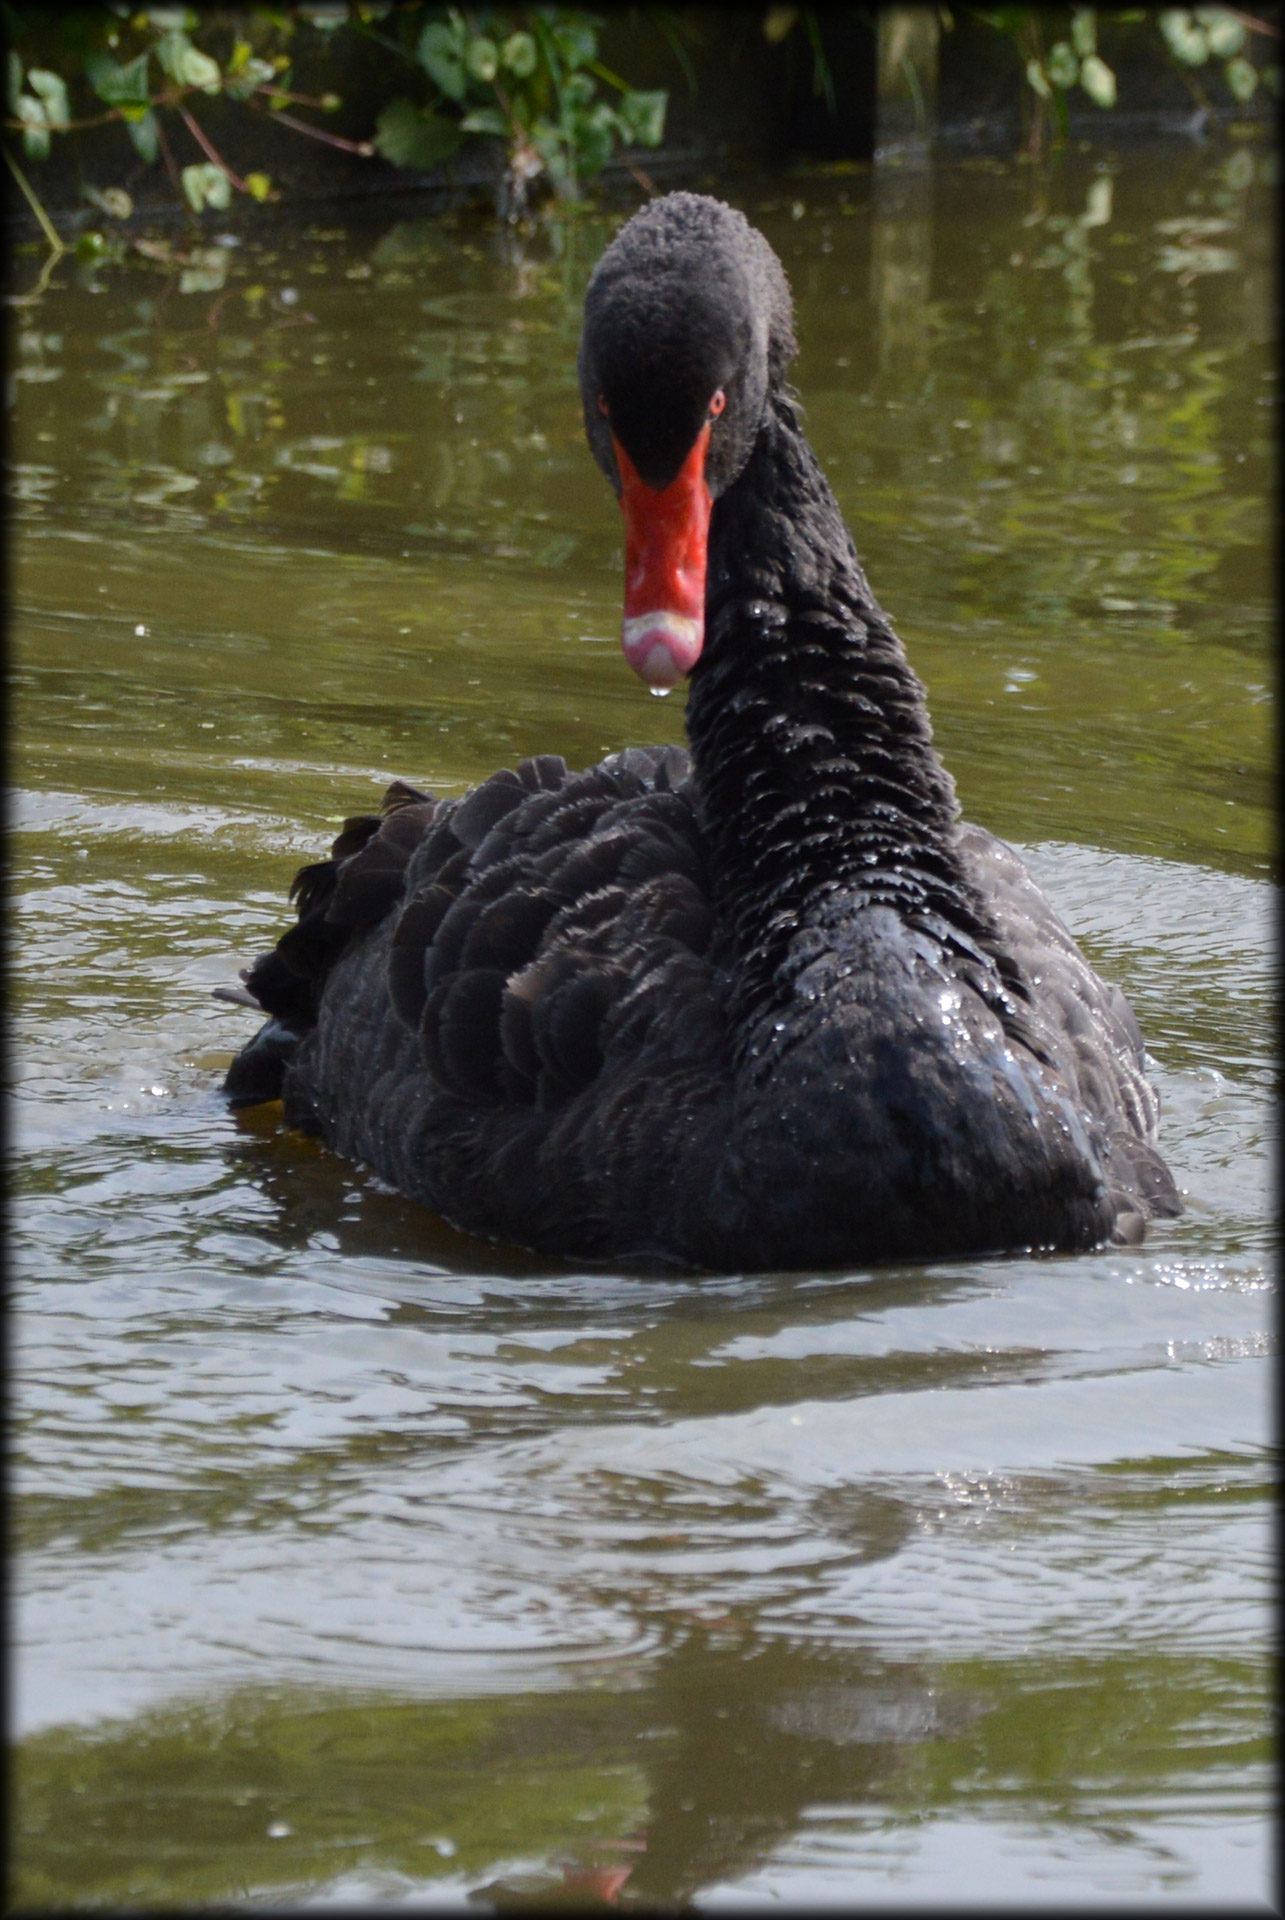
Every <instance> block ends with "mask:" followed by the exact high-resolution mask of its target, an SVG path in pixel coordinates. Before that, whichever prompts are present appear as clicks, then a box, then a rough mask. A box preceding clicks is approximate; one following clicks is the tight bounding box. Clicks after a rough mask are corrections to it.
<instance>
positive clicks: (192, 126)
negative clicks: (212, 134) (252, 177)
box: [179, 106, 250, 193]
mask: <svg viewBox="0 0 1285 1920" xmlns="http://www.w3.org/2000/svg"><path fill="white" fill-rule="evenodd" d="M179 113H180V115H181V116H182V119H183V123H184V125H185V126H186V127H187V130H188V132H189V133H190V134H191V136H192V138H193V139H194V140H195V141H196V143H197V145H198V146H199V147H200V148H201V150H202V152H203V153H205V154H207V155H208V156H209V158H210V159H211V160H212V161H213V162H214V164H215V166H216V167H218V169H219V170H220V172H222V173H225V174H226V175H227V177H228V179H229V180H230V181H231V182H232V185H233V186H234V187H235V188H236V190H237V192H238V193H249V191H250V189H249V187H247V185H246V184H245V181H244V180H243V179H242V178H241V176H240V174H239V173H234V172H233V171H232V169H231V167H230V166H229V165H228V163H227V161H226V160H225V159H224V158H223V155H222V154H221V153H220V152H219V151H218V148H217V147H216V146H215V145H214V142H213V141H212V140H209V139H207V138H206V135H205V133H204V131H203V129H202V127H201V125H200V122H199V121H197V120H196V119H194V118H193V116H192V115H191V114H190V113H189V112H188V110H187V108H186V107H184V106H180V107H179Z"/></svg>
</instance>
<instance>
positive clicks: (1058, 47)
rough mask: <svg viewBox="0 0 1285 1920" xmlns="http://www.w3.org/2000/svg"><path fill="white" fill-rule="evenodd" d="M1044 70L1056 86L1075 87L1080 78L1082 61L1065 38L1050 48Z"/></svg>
mask: <svg viewBox="0 0 1285 1920" xmlns="http://www.w3.org/2000/svg"><path fill="white" fill-rule="evenodd" d="M1044 71H1045V73H1046V74H1047V75H1048V77H1049V79H1050V80H1051V81H1052V82H1053V85H1054V86H1055V87H1073V86H1074V85H1075V83H1076V81H1077V79H1078V78H1079V74H1080V63H1079V61H1078V60H1077V59H1076V57H1075V55H1074V54H1073V53H1072V51H1071V49H1070V47H1069V46H1068V45H1067V43H1066V41H1065V40H1058V41H1057V42H1055V44H1054V45H1053V46H1051V47H1050V48H1049V51H1048V58H1047V59H1046V60H1045V62H1044Z"/></svg>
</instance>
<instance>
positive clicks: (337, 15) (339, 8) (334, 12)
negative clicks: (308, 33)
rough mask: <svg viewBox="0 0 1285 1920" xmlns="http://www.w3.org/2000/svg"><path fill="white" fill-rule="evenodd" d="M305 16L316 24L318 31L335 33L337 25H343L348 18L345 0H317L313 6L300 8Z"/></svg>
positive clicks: (312, 23)
mask: <svg viewBox="0 0 1285 1920" xmlns="http://www.w3.org/2000/svg"><path fill="white" fill-rule="evenodd" d="M299 12H300V13H301V14H302V15H303V18H304V19H305V20H307V21H308V22H309V24H310V25H312V26H314V27H315V28H316V29H317V31H318V33H333V32H334V30H335V28H336V27H342V26H343V24H344V22H345V21H346V20H347V18H348V8H347V5H346V4H345V0H316V4H315V5H313V6H303V5H301V6H300V8H299Z"/></svg>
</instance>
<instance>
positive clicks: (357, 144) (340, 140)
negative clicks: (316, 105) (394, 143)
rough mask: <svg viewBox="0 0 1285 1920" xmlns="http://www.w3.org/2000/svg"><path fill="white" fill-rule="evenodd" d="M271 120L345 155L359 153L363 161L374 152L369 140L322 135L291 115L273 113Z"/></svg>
mask: <svg viewBox="0 0 1285 1920" xmlns="http://www.w3.org/2000/svg"><path fill="white" fill-rule="evenodd" d="M264 91H265V92H271V91H272V89H271V88H265V89H264ZM272 118H273V119H274V120H280V122H281V123H282V125H283V126H286V127H293V128H294V130H295V132H296V133H307V134H311V136H312V138H313V139H314V140H324V141H325V143H326V145H327V146H328V147H342V149H343V151H344V152H345V153H359V154H360V155H361V156H362V159H363V160H368V159H369V158H370V156H371V154H372V153H373V152H374V151H375V149H374V147H373V146H372V145H371V143H370V141H369V140H345V139H344V137H343V135H342V134H338V133H324V132H323V131H322V129H321V128H320V127H310V126H309V125H308V122H307V121H306V120H296V119H295V117H294V115H293V114H292V113H281V112H280V111H274V113H273V115H272Z"/></svg>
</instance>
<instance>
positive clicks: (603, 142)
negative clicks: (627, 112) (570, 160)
mask: <svg viewBox="0 0 1285 1920" xmlns="http://www.w3.org/2000/svg"><path fill="white" fill-rule="evenodd" d="M599 111H600V112H602V113H603V114H605V115H606V119H605V120H602V121H599V120H598V119H597V117H596V116H597V113H598V112H599ZM615 131H616V116H615V114H614V113H613V112H612V110H611V108H610V107H609V106H607V105H606V104H605V103H603V105H602V106H601V107H600V108H598V109H595V112H594V114H593V115H591V116H590V118H589V119H588V120H582V121H581V122H580V125H579V127H578V128H577V129H576V136H577V137H576V142H575V152H576V162H577V165H578V166H579V168H580V171H581V173H601V172H602V169H603V168H604V167H605V166H606V164H607V162H608V160H610V158H611V149H612V147H613V146H614V144H615Z"/></svg>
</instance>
